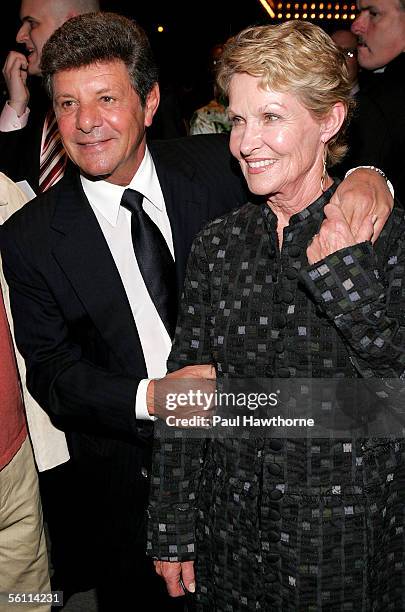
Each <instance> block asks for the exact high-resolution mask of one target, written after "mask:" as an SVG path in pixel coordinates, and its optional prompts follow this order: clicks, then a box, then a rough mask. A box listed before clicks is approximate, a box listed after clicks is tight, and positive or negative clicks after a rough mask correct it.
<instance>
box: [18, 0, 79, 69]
mask: <svg viewBox="0 0 405 612" xmlns="http://www.w3.org/2000/svg"><path fill="white" fill-rule="evenodd" d="M20 19H21V22H22V25H21V27H20V29H19V30H18V32H17V36H16V41H17V42H18V43H20V44H23V45H25V48H26V50H27V58H28V74H31V75H39V74H40V73H41V71H40V67H39V66H40V62H41V55H42V48H43V46H44V44H45V43H46V41H47V40H48V38H49V37H50V36H51V34H53V33H54V31H55V30H56V29H57V28H59V26H61V25H62V24H63V23H64V22H65V21H66V19H67V16H66V15H65V14H64V13H63V11H61V5H60V0H22V2H21V9H20Z"/></svg>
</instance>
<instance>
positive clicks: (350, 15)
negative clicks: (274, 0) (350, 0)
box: [277, 2, 356, 20]
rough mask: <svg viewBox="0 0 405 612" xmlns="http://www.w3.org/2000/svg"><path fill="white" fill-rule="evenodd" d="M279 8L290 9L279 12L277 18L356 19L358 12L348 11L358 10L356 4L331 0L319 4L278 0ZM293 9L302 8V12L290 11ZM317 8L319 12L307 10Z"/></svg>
mask: <svg viewBox="0 0 405 612" xmlns="http://www.w3.org/2000/svg"><path fill="white" fill-rule="evenodd" d="M277 8H278V9H279V10H280V9H283V10H284V11H288V12H286V13H284V12H283V13H281V12H280V13H278V14H277V18H278V19H283V18H285V19H292V18H294V19H343V20H347V19H349V20H350V19H352V20H353V19H355V18H356V13H355V12H348V11H355V10H356V5H355V4H339V3H336V4H333V3H331V2H328V3H324V2H320V3H319V4H315V3H311V4H307V3H304V4H298V3H296V4H292V3H290V2H288V3H287V4H283V3H282V2H278V4H277ZM293 9H295V10H297V9H300V11H301V12H300V13H293V12H290V11H292V10H293ZM333 9H334V10H335V11H338V12H335V13H332V12H331V11H333ZM314 10H317V13H314V12H307V11H314ZM341 11H343V12H341Z"/></svg>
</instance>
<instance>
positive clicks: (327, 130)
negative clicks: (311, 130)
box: [321, 102, 347, 142]
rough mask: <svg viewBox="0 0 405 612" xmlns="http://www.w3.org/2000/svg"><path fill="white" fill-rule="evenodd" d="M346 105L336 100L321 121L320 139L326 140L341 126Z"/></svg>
mask: <svg viewBox="0 0 405 612" xmlns="http://www.w3.org/2000/svg"><path fill="white" fill-rule="evenodd" d="M346 112H347V110H346V107H345V105H344V104H343V102H336V104H334V105H333V107H332V108H331V110H330V111H329V113H328V114H327V115H326V117H324V118H323V119H322V122H321V140H322V142H328V141H329V140H330V139H331V138H332V137H333V136H334V135H335V134H336V133H337V132H338V131H339V130H340V128H341V126H342V123H343V121H344V120H345V117H346Z"/></svg>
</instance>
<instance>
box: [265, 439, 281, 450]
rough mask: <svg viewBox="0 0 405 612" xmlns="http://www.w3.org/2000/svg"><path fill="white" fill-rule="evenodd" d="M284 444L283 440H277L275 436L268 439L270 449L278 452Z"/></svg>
mask: <svg viewBox="0 0 405 612" xmlns="http://www.w3.org/2000/svg"><path fill="white" fill-rule="evenodd" d="M283 446H284V442H283V440H277V439H276V438H272V439H271V440H269V447H270V450H272V451H275V452H278V451H281V449H282V448H283Z"/></svg>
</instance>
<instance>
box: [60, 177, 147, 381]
mask: <svg viewBox="0 0 405 612" xmlns="http://www.w3.org/2000/svg"><path fill="white" fill-rule="evenodd" d="M52 228H53V230H54V232H55V236H54V238H55V240H54V244H53V252H54V256H55V258H56V259H57V261H58V263H59V265H60V266H61V268H62V269H63V270H64V272H65V274H66V276H67V277H68V279H69V281H70V282H71V284H72V286H73V288H74V290H75V292H76V294H77V296H78V298H79V299H80V301H81V302H82V304H83V306H84V308H85V309H86V311H87V313H88V315H89V316H90V318H91V319H92V321H93V323H94V325H95V326H96V328H97V329H98V331H99V333H100V335H101V336H102V337H103V338H104V340H105V341H106V342H107V344H108V345H109V347H110V349H111V351H112V352H114V353H115V355H116V357H117V359H118V360H119V362H121V363H122V365H123V368H124V369H125V370H126V371H128V372H131V373H136V374H137V375H139V376H144V375H145V374H146V366H145V360H144V358H143V352H142V347H141V343H140V340H139V335H138V332H137V329H136V326H135V323H134V319H133V316H132V311H131V308H130V305H129V302H128V298H127V296H126V293H125V289H124V286H123V284H122V281H121V278H120V275H119V273H118V270H117V268H116V266H115V263H114V260H113V258H112V255H111V253H110V250H109V248H108V245H107V242H106V240H105V238H104V235H103V233H102V231H101V229H100V226H99V224H98V221H97V219H96V217H95V215H94V213H93V211H92V209H91V206H90V204H89V202H88V200H87V198H86V196H85V194H84V192H83V189H82V185H81V182H80V178H79V175H78V174H77V173H76V174H75V175H72V176H67V177H65V178H64V179H63V189H61V190H60V191H59V199H58V202H57V205H56V208H55V215H54V218H53V221H52Z"/></svg>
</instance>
